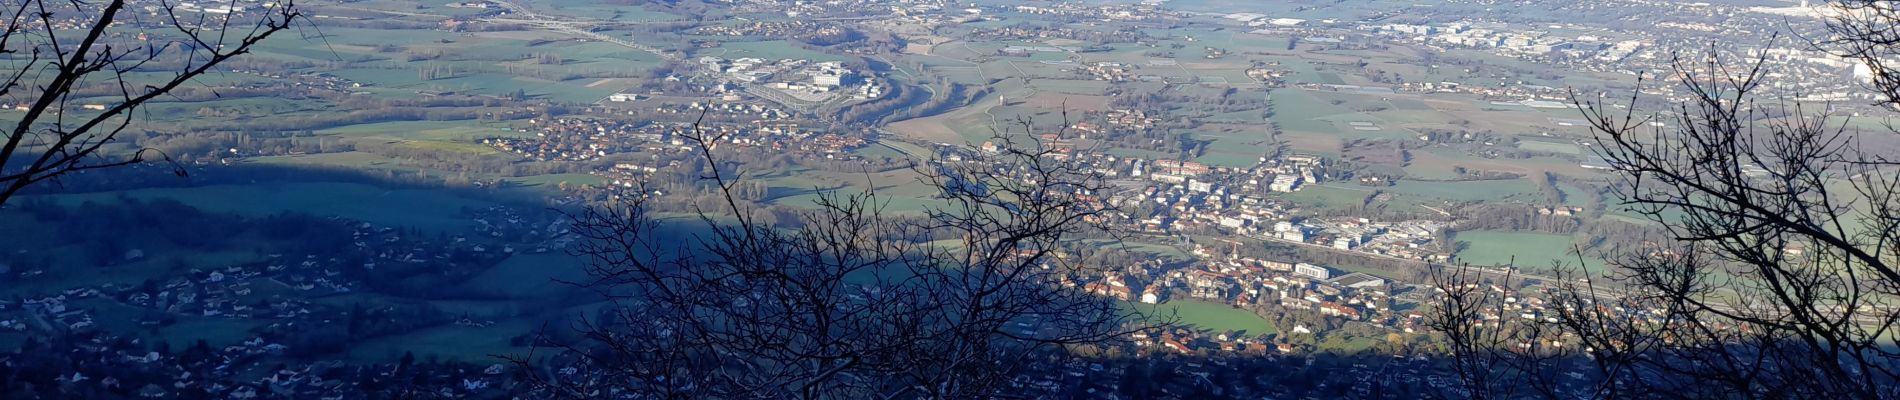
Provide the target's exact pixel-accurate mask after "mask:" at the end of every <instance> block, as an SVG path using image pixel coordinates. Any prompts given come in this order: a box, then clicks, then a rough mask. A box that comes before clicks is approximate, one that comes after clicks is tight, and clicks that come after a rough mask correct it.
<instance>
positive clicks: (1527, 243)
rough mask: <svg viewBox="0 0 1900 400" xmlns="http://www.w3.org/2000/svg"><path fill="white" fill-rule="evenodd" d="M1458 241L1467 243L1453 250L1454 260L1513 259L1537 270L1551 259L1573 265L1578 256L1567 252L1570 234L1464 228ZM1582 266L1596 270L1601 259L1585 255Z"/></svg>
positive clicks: (1504, 261) (1497, 262)
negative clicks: (1463, 246)
mask: <svg viewBox="0 0 1900 400" xmlns="http://www.w3.org/2000/svg"><path fill="white" fill-rule="evenodd" d="M1457 241H1459V242H1464V243H1467V244H1468V247H1466V248H1465V249H1464V250H1462V251H1459V252H1458V254H1456V257H1457V259H1456V261H1457V262H1460V263H1469V264H1471V265H1481V266H1499V265H1507V264H1510V263H1511V262H1512V259H1513V257H1515V259H1516V263H1517V264H1516V265H1517V266H1518V267H1519V268H1523V269H1530V270H1540V269H1548V268H1549V267H1550V266H1551V262H1552V261H1562V262H1563V263H1564V264H1565V265H1570V266H1575V265H1576V264H1577V257H1576V256H1575V255H1572V254H1570V253H1571V250H1572V247H1571V243H1572V241H1571V237H1570V235H1559V234H1550V233H1537V232H1514V231H1464V232H1458V235H1457ZM1586 260H1587V261H1586V264H1584V268H1586V269H1588V270H1590V271H1592V272H1598V271H1601V270H1602V267H1603V261H1602V260H1599V259H1595V258H1594V257H1586Z"/></svg>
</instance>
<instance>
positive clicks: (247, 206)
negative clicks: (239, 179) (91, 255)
mask: <svg viewBox="0 0 1900 400" xmlns="http://www.w3.org/2000/svg"><path fill="white" fill-rule="evenodd" d="M120 194H124V195H125V196H129V197H132V198H140V199H152V198H169V199H174V200H177V201H179V202H181V203H185V204H186V205H190V206H193V207H197V208H199V209H203V210H205V211H209V212H230V213H237V214H241V215H250V216H265V215H271V214H278V213H283V212H304V213H310V214H316V215H336V216H342V217H345V218H351V219H357V220H363V221H373V222H377V223H381V224H388V225H395V226H412V227H416V228H420V229H423V230H428V231H437V232H455V231H460V230H463V229H468V228H472V227H474V226H475V223H474V222H472V221H469V220H468V219H466V218H461V217H459V216H457V215H458V214H460V212H461V210H462V209H463V208H485V207H489V206H493V205H495V203H493V202H489V201H485V200H477V199H472V198H467V197H462V196H458V195H455V194H453V193H449V192H445V191H441V190H427V189H389V188H383V187H378V186H373V185H368V184H361V183H340V182H287V183H286V182H260V183H256V184H248V185H208V186H198V187H183V188H155V189H135V190H127V191H120V192H101V193H84V194H56V195H42V196H31V197H44V198H47V199H52V200H54V201H57V202H59V203H61V204H67V205H77V204H80V203H83V202H87V201H95V202H110V201H113V199H114V198H115V197H118V196H119V195H120Z"/></svg>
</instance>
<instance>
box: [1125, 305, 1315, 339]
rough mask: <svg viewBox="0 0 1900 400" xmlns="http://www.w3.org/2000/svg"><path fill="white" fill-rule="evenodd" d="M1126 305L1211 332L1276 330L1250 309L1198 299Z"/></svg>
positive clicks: (1261, 332) (1137, 310) (1247, 332)
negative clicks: (1173, 318) (1178, 319)
mask: <svg viewBox="0 0 1900 400" xmlns="http://www.w3.org/2000/svg"><path fill="white" fill-rule="evenodd" d="M1124 304H1125V306H1124V307H1127V309H1129V310H1132V311H1134V312H1140V313H1143V314H1144V315H1147V316H1150V317H1154V318H1163V319H1165V318H1169V317H1175V318H1180V322H1181V323H1182V324H1186V325H1192V326H1194V327H1197V328H1200V329H1205V330H1208V331H1213V332H1224V331H1240V332H1245V333H1246V334H1247V335H1264V334H1269V333H1274V332H1278V331H1279V330H1278V329H1277V328H1276V327H1274V326H1273V323H1272V322H1270V321H1267V319H1266V318H1261V317H1260V316H1259V315H1254V313H1253V312H1250V311H1247V310H1241V309H1236V308H1233V306H1229V305H1226V304H1220V303H1210V302H1206V301H1201V300H1174V301H1168V302H1165V303H1161V304H1141V303H1124Z"/></svg>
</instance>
